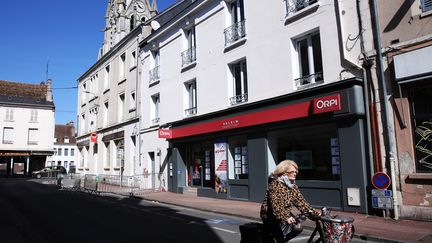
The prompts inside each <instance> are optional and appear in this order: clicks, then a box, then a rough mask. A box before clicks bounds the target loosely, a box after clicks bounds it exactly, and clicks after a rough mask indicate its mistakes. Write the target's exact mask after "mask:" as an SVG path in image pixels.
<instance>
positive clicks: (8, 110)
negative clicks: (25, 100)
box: [5, 108, 14, 121]
mask: <svg viewBox="0 0 432 243" xmlns="http://www.w3.org/2000/svg"><path fill="white" fill-rule="evenodd" d="M13 113H14V109H13V108H6V117H5V121H13Z"/></svg>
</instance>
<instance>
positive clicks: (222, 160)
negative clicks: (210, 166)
mask: <svg viewBox="0 0 432 243" xmlns="http://www.w3.org/2000/svg"><path fill="white" fill-rule="evenodd" d="M214 147H215V150H214V153H215V190H216V193H227V191H228V188H227V169H228V163H227V151H226V148H227V144H226V143H215V144H214Z"/></svg>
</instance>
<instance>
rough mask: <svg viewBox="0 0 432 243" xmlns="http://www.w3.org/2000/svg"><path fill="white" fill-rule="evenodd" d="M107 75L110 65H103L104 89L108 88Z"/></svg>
mask: <svg viewBox="0 0 432 243" xmlns="http://www.w3.org/2000/svg"><path fill="white" fill-rule="evenodd" d="M109 76H110V66H106V67H105V75H104V90H107V89H109V83H110V81H109Z"/></svg>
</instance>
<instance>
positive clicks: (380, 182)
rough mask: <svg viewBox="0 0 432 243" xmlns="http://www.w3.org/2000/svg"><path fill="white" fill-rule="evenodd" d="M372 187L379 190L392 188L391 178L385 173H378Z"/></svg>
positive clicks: (373, 179) (373, 178) (374, 177)
mask: <svg viewBox="0 0 432 243" xmlns="http://www.w3.org/2000/svg"><path fill="white" fill-rule="evenodd" d="M372 185H373V186H374V187H375V188H378V189H387V187H389V186H390V177H389V176H388V175H387V174H386V173H384V172H377V173H375V175H374V176H373V177H372Z"/></svg>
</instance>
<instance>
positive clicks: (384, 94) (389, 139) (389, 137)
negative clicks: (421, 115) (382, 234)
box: [370, 0, 399, 220]
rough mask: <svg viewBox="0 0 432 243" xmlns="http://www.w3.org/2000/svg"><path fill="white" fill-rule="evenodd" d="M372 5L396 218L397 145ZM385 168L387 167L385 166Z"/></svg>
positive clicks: (372, 2)
mask: <svg viewBox="0 0 432 243" xmlns="http://www.w3.org/2000/svg"><path fill="white" fill-rule="evenodd" d="M370 5H371V15H372V16H371V17H372V30H373V34H374V36H375V38H374V44H375V51H376V59H377V67H378V68H379V70H378V81H379V82H380V83H381V87H382V91H381V95H382V97H383V104H384V106H383V112H384V114H383V115H384V119H385V125H386V128H387V132H386V139H387V144H385V147H386V157H387V160H388V162H389V164H390V175H391V187H392V191H393V207H394V209H393V212H394V219H395V220H398V219H399V203H398V196H397V191H396V173H395V158H394V154H393V148H394V146H395V141H394V138H393V136H392V134H391V131H392V130H391V129H392V126H391V124H390V120H389V117H390V116H389V114H388V102H387V86H386V83H385V77H384V68H383V60H382V53H381V49H382V47H381V35H380V31H379V23H378V11H377V4H376V0H371V1H370ZM384 168H385V167H384Z"/></svg>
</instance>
